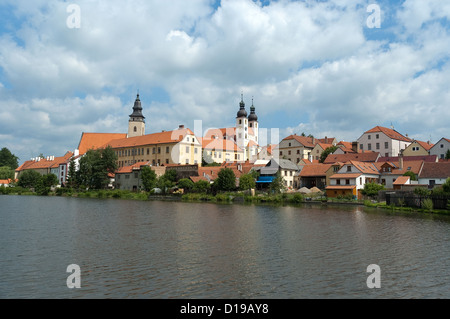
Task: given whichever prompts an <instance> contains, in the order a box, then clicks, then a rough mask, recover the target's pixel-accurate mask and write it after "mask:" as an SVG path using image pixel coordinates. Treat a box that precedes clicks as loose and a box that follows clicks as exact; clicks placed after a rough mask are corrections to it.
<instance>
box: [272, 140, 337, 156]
mask: <svg viewBox="0 0 450 319" xmlns="http://www.w3.org/2000/svg"><path fill="white" fill-rule="evenodd" d="M318 143H323V144H332V145H334V144H335V143H336V139H335V138H327V137H325V138H324V139H316V138H314V137H309V136H300V135H297V134H294V135H290V136H288V137H286V138H284V139H283V140H282V141H281V142H280V144H279V145H278V147H277V148H276V149H275V150H274V151H275V152H278V156H279V158H280V159H287V160H289V161H291V162H293V163H299V162H300V161H301V160H302V159H309V160H310V161H312V160H313V158H312V157H313V156H314V155H315V154H312V150H313V149H314V147H315V146H316V145H317V144H318ZM319 156H320V155H319Z"/></svg>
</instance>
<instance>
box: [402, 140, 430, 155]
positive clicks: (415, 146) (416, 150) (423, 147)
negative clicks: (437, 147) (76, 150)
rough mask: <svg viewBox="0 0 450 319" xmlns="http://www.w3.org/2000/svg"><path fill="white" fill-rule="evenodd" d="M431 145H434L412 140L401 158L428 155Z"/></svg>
mask: <svg viewBox="0 0 450 319" xmlns="http://www.w3.org/2000/svg"><path fill="white" fill-rule="evenodd" d="M433 145H434V144H431V143H430V142H423V141H417V140H413V141H412V142H411V144H409V146H408V147H407V148H405V150H404V151H403V156H420V155H429V154H430V149H431V148H432V147H433Z"/></svg>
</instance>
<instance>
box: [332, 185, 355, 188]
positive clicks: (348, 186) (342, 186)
mask: <svg viewBox="0 0 450 319" xmlns="http://www.w3.org/2000/svg"><path fill="white" fill-rule="evenodd" d="M355 188H356V185H330V186H327V187H326V188H325V189H355Z"/></svg>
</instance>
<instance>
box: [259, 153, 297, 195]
mask: <svg viewBox="0 0 450 319" xmlns="http://www.w3.org/2000/svg"><path fill="white" fill-rule="evenodd" d="M298 171H299V168H298V166H297V165H295V164H294V163H293V162H291V161H289V160H285V159H275V158H273V159H271V160H270V162H269V163H268V164H267V165H266V166H265V167H261V168H260V169H259V172H260V177H259V178H258V181H257V184H259V185H263V184H270V183H271V182H272V181H273V180H274V179H275V177H276V175H277V173H278V172H280V175H281V177H282V178H283V184H284V186H285V187H286V188H288V189H293V188H297V186H298V185H295V183H294V182H295V174H296V173H297V172H298Z"/></svg>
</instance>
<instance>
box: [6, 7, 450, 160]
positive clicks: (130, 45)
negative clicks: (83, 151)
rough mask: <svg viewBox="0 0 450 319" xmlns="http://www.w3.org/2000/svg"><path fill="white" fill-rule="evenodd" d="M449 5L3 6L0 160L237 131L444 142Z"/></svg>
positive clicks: (447, 132) (449, 76)
mask: <svg viewBox="0 0 450 319" xmlns="http://www.w3.org/2000/svg"><path fill="white" fill-rule="evenodd" d="M449 55H450V1H443V0H404V1H403V0H398V1H395V0H393V1H387V0H379V1H375V0H328V1H327V0H320V1H319V0H316V1H313V0H303V1H288V0H279V1H268V0H264V1H259V0H222V1H219V0H168V1H162V0H134V1H124V0H120V1H119V0H108V1H94V0H79V1H60V0H52V1H50V0H33V1H29V0H0V148H3V147H7V148H9V149H10V150H11V152H12V153H14V154H15V155H16V156H18V157H19V158H20V160H19V162H21V163H22V162H23V161H26V160H29V159H30V158H32V157H36V156H38V155H40V154H43V155H44V156H63V155H64V154H65V153H66V152H67V151H73V150H74V149H76V148H77V146H78V143H79V141H80V138H81V134H82V133H83V132H98V133H126V132H127V130H128V119H129V115H130V114H131V113H132V107H133V104H134V100H135V98H136V94H137V92H138V91H139V93H140V99H141V102H142V107H143V114H144V116H145V117H146V133H147V134H148V133H154V132H160V131H161V130H172V129H175V128H177V127H178V126H179V125H185V126H186V127H189V128H191V129H193V130H194V121H198V120H201V121H202V127H203V130H206V129H207V128H222V127H231V126H234V125H235V117H236V113H237V111H238V110H239V102H240V99H241V93H242V94H243V96H244V102H245V103H246V107H247V111H249V109H250V106H251V104H252V99H253V103H254V106H255V107H256V113H257V115H258V117H259V123H260V127H262V128H267V129H269V130H270V129H272V128H278V129H279V132H280V133H279V135H280V138H283V137H286V136H288V135H290V134H294V133H297V134H301V133H306V134H307V135H308V134H313V135H314V136H316V137H320V138H322V137H324V136H328V137H335V138H336V139H337V140H338V141H341V140H343V141H354V140H357V139H358V138H359V137H360V136H361V135H362V134H363V133H364V132H365V131H367V130H369V129H371V128H373V127H375V126H377V125H380V126H385V127H391V126H393V127H394V128H395V129H396V130H397V131H399V132H400V133H402V134H404V135H406V134H408V136H409V137H411V138H414V139H418V140H423V141H428V140H430V141H431V142H433V143H436V142H437V141H438V140H439V139H440V138H442V137H447V138H449V137H450V125H449V119H450V90H449V87H450V84H449V83H450V61H449Z"/></svg>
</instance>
